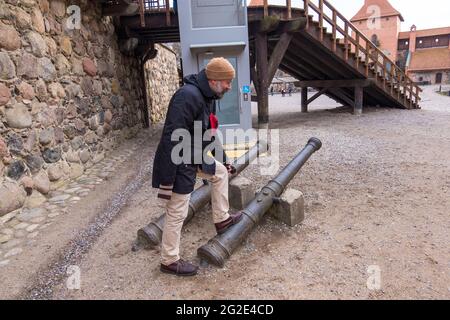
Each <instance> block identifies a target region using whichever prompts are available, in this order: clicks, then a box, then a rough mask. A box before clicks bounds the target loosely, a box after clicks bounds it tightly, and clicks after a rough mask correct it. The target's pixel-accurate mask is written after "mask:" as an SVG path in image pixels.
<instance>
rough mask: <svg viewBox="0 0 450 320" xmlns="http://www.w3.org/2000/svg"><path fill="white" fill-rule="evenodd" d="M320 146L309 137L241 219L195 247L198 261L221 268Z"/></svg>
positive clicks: (320, 144) (249, 206) (245, 210)
mask: <svg viewBox="0 0 450 320" xmlns="http://www.w3.org/2000/svg"><path fill="white" fill-rule="evenodd" d="M321 147H322V142H321V141H320V140H319V139H317V138H311V139H309V141H308V143H307V145H306V146H305V147H304V148H303V150H302V151H300V153H298V154H297V155H296V156H295V158H294V159H293V160H292V161H291V162H289V164H288V165H287V166H286V167H285V168H284V169H283V170H282V171H281V172H280V173H279V174H278V175H277V176H276V177H275V178H274V179H272V180H270V181H269V183H268V184H267V185H266V186H265V187H264V188H262V189H261V191H260V192H259V193H258V194H257V195H256V197H255V199H253V201H252V202H250V204H249V205H248V206H247V207H246V208H245V209H244V210H242V212H243V217H242V220H241V221H240V222H239V223H237V224H236V225H234V226H232V227H231V228H230V229H229V230H227V232H225V233H223V234H221V235H216V236H215V237H214V238H212V239H211V240H209V241H208V243H207V244H205V245H203V246H201V247H200V248H199V249H198V250H197V255H198V256H199V257H200V259H201V260H203V261H207V262H208V263H210V264H213V265H216V266H219V267H223V266H224V264H225V260H226V259H228V258H229V257H230V256H231V254H232V253H233V251H234V250H235V249H236V248H237V247H238V246H239V245H240V244H241V243H242V242H243V241H244V239H245V238H247V236H248V235H249V233H250V232H251V230H252V229H253V227H254V226H255V225H256V224H257V223H258V222H259V221H260V220H261V218H262V217H263V216H264V214H265V213H266V212H267V211H268V210H269V208H270V207H271V206H272V204H273V203H274V201H275V199H276V198H278V197H279V196H280V195H281V194H282V192H283V190H284V189H285V188H286V186H287V184H288V183H289V182H290V181H291V180H292V178H293V177H294V176H295V175H296V174H297V173H298V171H299V170H300V169H301V168H302V166H303V165H304V164H305V162H306V161H307V160H308V159H309V157H310V156H311V155H312V154H313V153H314V152H316V151H317V150H319V149H320V148H321Z"/></svg>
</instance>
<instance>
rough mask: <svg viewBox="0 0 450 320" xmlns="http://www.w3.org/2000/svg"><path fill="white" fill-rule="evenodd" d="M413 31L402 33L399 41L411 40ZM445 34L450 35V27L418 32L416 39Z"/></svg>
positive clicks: (399, 35)
mask: <svg viewBox="0 0 450 320" xmlns="http://www.w3.org/2000/svg"><path fill="white" fill-rule="evenodd" d="M410 33H411V31H405V32H400V33H399V34H398V38H399V39H409V35H410ZM443 34H450V27H446V28H434V29H424V30H417V31H416V37H418V38H419V37H433V36H440V35H443Z"/></svg>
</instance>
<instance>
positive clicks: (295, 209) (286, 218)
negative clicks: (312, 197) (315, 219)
mask: <svg viewBox="0 0 450 320" xmlns="http://www.w3.org/2000/svg"><path fill="white" fill-rule="evenodd" d="M269 214H270V215H272V216H274V217H275V218H276V219H278V220H280V221H282V222H284V223H286V224H287V225H288V226H291V227H293V226H295V225H297V224H299V223H301V222H302V221H303V220H304V219H305V201H304V198H303V193H302V192H301V191H298V190H295V189H291V188H288V189H286V191H285V192H284V193H283V194H282V195H281V197H280V198H279V201H278V202H276V203H274V204H273V205H272V207H271V208H270V209H269Z"/></svg>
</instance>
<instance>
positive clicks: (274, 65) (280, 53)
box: [267, 33, 292, 83]
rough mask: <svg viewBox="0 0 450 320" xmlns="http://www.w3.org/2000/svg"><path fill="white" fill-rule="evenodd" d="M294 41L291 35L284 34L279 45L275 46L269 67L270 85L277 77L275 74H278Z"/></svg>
mask: <svg viewBox="0 0 450 320" xmlns="http://www.w3.org/2000/svg"><path fill="white" fill-rule="evenodd" d="M291 40H292V34H290V33H283V34H282V35H281V38H280V40H278V43H277V45H276V46H275V49H274V50H273V52H272V55H271V56H270V61H269V66H268V71H267V72H268V79H267V81H268V83H271V82H272V79H273V77H274V76H275V73H276V72H277V69H278V67H279V66H280V63H281V60H283V57H284V54H285V53H286V50H287V49H288V47H289V44H290V43H291Z"/></svg>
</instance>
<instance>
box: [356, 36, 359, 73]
mask: <svg viewBox="0 0 450 320" xmlns="http://www.w3.org/2000/svg"><path fill="white" fill-rule="evenodd" d="M359 41H360V38H359V32H356V47H355V55H356V69H359V60H360V59H359V45H360V44H359Z"/></svg>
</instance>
